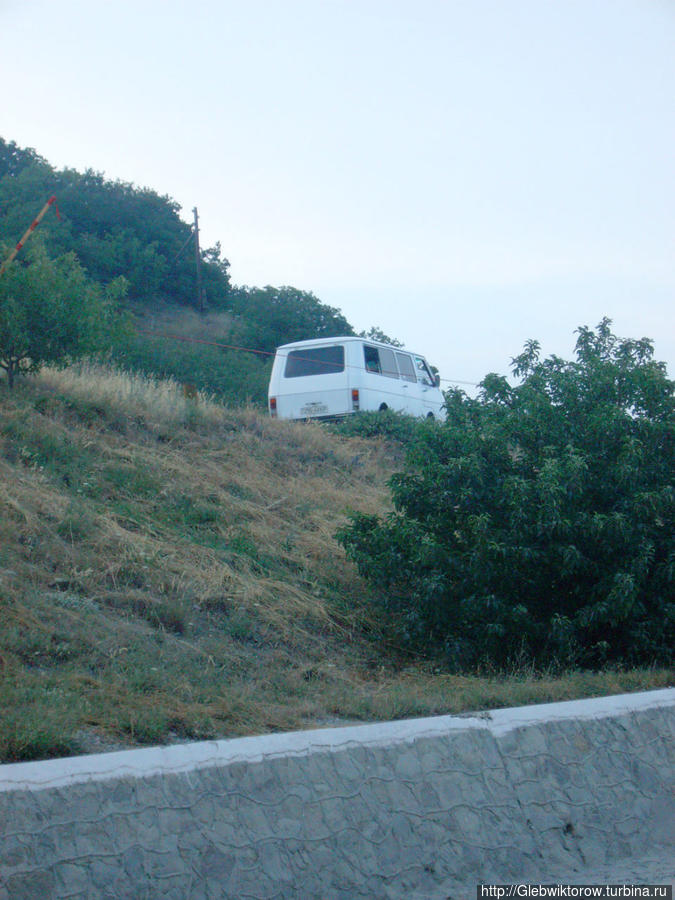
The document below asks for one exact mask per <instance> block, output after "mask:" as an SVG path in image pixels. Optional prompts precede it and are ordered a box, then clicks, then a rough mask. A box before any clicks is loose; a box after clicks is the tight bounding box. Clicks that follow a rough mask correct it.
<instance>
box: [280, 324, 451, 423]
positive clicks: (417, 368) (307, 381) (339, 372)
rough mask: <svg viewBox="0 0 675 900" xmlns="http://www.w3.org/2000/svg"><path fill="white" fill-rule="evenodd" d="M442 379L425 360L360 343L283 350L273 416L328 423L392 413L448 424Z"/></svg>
mask: <svg viewBox="0 0 675 900" xmlns="http://www.w3.org/2000/svg"><path fill="white" fill-rule="evenodd" d="M438 385H439V378H438V376H435V375H433V374H432V371H431V367H430V366H429V365H428V363H427V361H426V360H425V358H424V357H423V356H420V355H419V354H417V353H410V352H409V351H408V350H402V349H399V348H398V347H392V346H390V345H389V344H381V343H380V342H379V341H371V340H367V339H366V338H361V337H335V338H318V339H316V340H313V341H296V342H295V343H294V344H284V346H283V347H279V348H278V349H277V352H276V356H275V358H274V365H273V367H272V376H271V378H270V387H269V411H270V415H271V416H273V417H275V418H277V417H278V418H279V419H324V418H333V417H335V416H346V415H349V414H350V413H354V412H358V411H359V410H383V409H392V410H396V411H398V412H404V413H408V414H409V415H413V416H427V417H428V418H434V419H444V418H445V410H444V409H443V403H444V398H443V394H442V393H441V391H440V389H439V387H438Z"/></svg>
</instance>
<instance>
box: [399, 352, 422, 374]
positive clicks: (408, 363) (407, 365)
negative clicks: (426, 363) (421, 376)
mask: <svg viewBox="0 0 675 900" xmlns="http://www.w3.org/2000/svg"><path fill="white" fill-rule="evenodd" d="M396 359H397V360H398V368H399V371H400V373H401V378H402V379H403V380H404V381H417V376H416V375H415V369H414V367H413V364H412V360H411V359H410V357H409V356H408V354H407V353H397V354H396Z"/></svg>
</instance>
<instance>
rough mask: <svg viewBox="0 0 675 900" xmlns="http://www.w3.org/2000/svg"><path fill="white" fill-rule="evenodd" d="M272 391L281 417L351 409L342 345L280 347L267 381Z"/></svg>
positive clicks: (340, 413) (323, 414)
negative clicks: (269, 381)
mask: <svg viewBox="0 0 675 900" xmlns="http://www.w3.org/2000/svg"><path fill="white" fill-rule="evenodd" d="M273 394H274V398H275V400H276V414H277V416H278V417H279V418H280V419H310V418H317V417H322V416H341V415H344V414H345V413H347V412H351V408H350V403H349V400H350V394H349V380H348V374H347V365H346V360H345V346H344V344H341V343H335V344H322V345H318V346H314V347H312V346H311V345H310V346H307V347H293V348H290V347H286V348H280V349H279V351H278V352H277V358H276V360H275V363H274V369H273V373H272V380H271V383H270V397H272V395H273Z"/></svg>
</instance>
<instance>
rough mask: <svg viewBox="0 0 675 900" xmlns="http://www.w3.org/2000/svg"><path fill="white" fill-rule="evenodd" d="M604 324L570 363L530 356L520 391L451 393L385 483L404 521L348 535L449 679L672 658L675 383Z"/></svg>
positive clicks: (495, 387)
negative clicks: (442, 418)
mask: <svg viewBox="0 0 675 900" xmlns="http://www.w3.org/2000/svg"><path fill="white" fill-rule="evenodd" d="M610 324H611V323H610V322H609V320H607V319H605V320H603V321H602V322H601V323H600V325H599V326H598V328H597V329H596V330H591V329H588V328H581V329H579V331H578V340H577V344H576V360H575V361H573V362H566V361H563V360H562V359H559V358H558V357H551V358H549V359H546V360H542V359H540V356H539V346H538V344H537V343H536V342H535V341H530V342H528V343H527V344H526V346H525V349H524V352H523V353H522V354H521V355H520V356H518V357H516V358H515V359H514V360H513V373H514V375H515V376H516V377H518V378H520V379H521V381H520V383H519V384H518V385H517V386H516V387H512V386H510V385H509V383H508V382H507V380H506V379H505V378H503V377H500V376H497V375H488V376H487V377H486V378H485V379H484V380H483V382H482V384H481V393H480V395H479V397H478V398H477V399H471V398H469V397H467V396H466V395H465V394H463V393H462V392H461V391H455V392H450V393H449V394H448V395H447V397H446V402H447V409H448V420H447V422H446V423H445V425H443V426H441V427H437V428H433V429H427V430H425V431H424V432H421V433H420V434H419V436H418V438H417V440H416V442H415V443H414V444H413V446H412V448H411V450H410V452H409V455H408V461H407V467H406V470H405V471H404V472H403V473H401V474H399V475H395V476H394V477H393V478H392V480H391V482H390V485H391V490H392V495H393V501H394V505H395V510H396V511H395V512H394V513H393V514H392V515H391V516H390V517H389V518H387V519H384V520H381V519H378V518H377V517H374V516H367V515H356V516H353V517H352V520H351V524H349V525H348V526H346V527H345V528H343V529H342V531H341V532H340V534H339V540H340V541H341V543H342V544H343V545H344V547H345V548H346V550H347V552H348V554H349V555H350V556H351V557H352V558H353V559H354V560H355V561H356V562H357V564H358V566H359V569H360V571H361V572H362V574H364V575H365V576H366V577H367V578H369V579H370V580H371V581H373V582H374V583H375V584H377V585H379V586H380V587H381V588H383V595H384V596H385V597H386V600H384V602H385V603H386V604H387V605H388V606H389V607H390V608H391V609H393V610H395V611H396V612H397V613H398V614H399V615H400V616H401V621H402V627H403V630H404V633H405V635H406V636H407V638H408V639H409V640H410V641H412V642H415V643H417V644H421V645H426V646H428V647H433V648H435V649H436V648H439V647H441V648H443V650H444V652H445V653H446V654H447V656H448V658H449V660H450V661H451V662H452V663H453V664H454V665H455V666H458V667H462V666H467V665H475V664H477V663H479V662H481V661H484V660H486V659H489V660H490V661H491V663H493V664H494V663H496V664H498V665H506V664H508V663H509V662H510V661H513V660H514V659H515V658H519V659H521V660H522V659H529V660H534V661H537V662H544V661H545V662H550V661H551V660H552V659H555V660H557V661H558V662H560V663H563V664H570V665H573V664H582V665H586V666H595V665H599V664H602V663H605V662H607V661H621V662H643V663H650V662H652V661H655V660H665V659H666V658H669V657H670V653H671V650H670V648H671V647H672V646H673V644H674V643H675V640H674V638H675V634H674V631H675V628H674V626H675V609H674V604H673V597H675V539H674V535H675V490H674V487H673V471H675V413H674V411H675V395H674V387H675V385H674V383H673V382H672V381H670V380H669V379H668V378H667V375H666V370H665V366H664V365H663V364H662V363H658V362H655V361H654V360H653V358H652V356H653V350H652V345H651V342H650V341H649V340H647V339H642V340H637V341H636V340H622V339H619V338H617V337H616V336H614V335H613V334H612V333H611V330H610Z"/></svg>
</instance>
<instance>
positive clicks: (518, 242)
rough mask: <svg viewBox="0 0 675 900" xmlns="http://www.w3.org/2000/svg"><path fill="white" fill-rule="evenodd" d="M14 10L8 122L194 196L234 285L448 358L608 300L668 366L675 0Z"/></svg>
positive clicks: (124, 0)
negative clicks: (264, 290)
mask: <svg viewBox="0 0 675 900" xmlns="http://www.w3.org/2000/svg"><path fill="white" fill-rule="evenodd" d="M0 29H1V33H2V44H3V47H2V51H0V75H1V76H2V83H3V101H2V106H1V107H0V109H1V112H0V135H1V136H2V137H4V138H5V140H15V141H16V142H17V143H18V144H19V145H21V146H24V147H25V146H28V147H34V148H35V149H36V150H37V151H38V152H39V153H40V154H42V155H43V156H44V157H46V158H47V160H48V161H49V162H51V163H52V164H53V165H55V166H56V167H57V168H61V167H63V166H69V167H72V168H75V169H78V170H80V171H83V170H84V169H86V168H92V169H94V170H96V171H100V172H103V173H104V174H105V175H106V176H107V177H108V178H111V179H121V180H124V181H130V182H133V183H134V184H136V185H138V186H143V187H150V188H152V189H153V190H156V191H157V192H158V193H160V194H168V195H169V196H171V197H173V198H174V199H175V200H177V201H178V202H179V203H180V204H181V205H182V207H183V212H182V215H183V217H184V218H185V219H186V220H187V221H190V220H191V218H192V214H191V209H192V207H193V206H195V205H196V206H197V207H198V208H199V214H200V221H201V226H202V244H203V246H208V245H210V244H213V243H215V242H216V241H217V240H220V241H221V243H222V247H223V252H224V254H225V256H227V258H228V259H229V260H230V263H231V275H232V280H233V282H234V283H236V284H248V285H260V286H262V285H266V284H273V285H283V284H290V285H293V286H295V287H298V288H301V289H303V290H309V291H313V292H314V293H315V294H316V295H317V296H318V297H319V298H320V299H321V300H322V301H324V302H325V303H328V304H330V305H331V306H336V307H338V308H340V309H341V310H342V311H343V313H344V314H345V315H346V317H347V318H348V319H349V321H350V322H351V323H352V324H353V325H354V326H355V327H356V328H357V329H362V328H368V327H369V326H371V325H378V326H379V327H381V328H382V329H383V330H384V331H385V332H386V333H388V334H390V335H392V336H394V337H397V338H398V339H400V340H402V341H404V342H405V344H406V346H407V347H408V348H409V349H412V350H416V351H418V352H421V353H424V354H425V355H426V356H427V357H428V358H429V360H430V361H431V362H432V363H434V364H435V365H437V366H438V367H439V369H440V372H441V375H442V376H443V377H444V378H447V379H455V380H461V381H469V382H471V381H474V382H475V381H479V380H480V379H481V378H482V377H483V376H484V375H485V374H486V373H487V372H490V371H497V372H502V373H505V374H506V373H507V372H508V370H509V362H510V359H511V357H512V356H515V355H516V354H517V353H518V352H519V351H520V350H521V348H522V345H523V343H524V341H525V340H526V339H528V338H536V339H538V340H539V341H540V342H541V344H542V349H543V352H544V353H545V354H546V355H548V354H549V353H557V354H559V355H561V356H563V357H567V358H570V357H571V356H572V353H573V347H574V340H575V338H574V333H573V332H574V330H575V328H576V327H577V326H579V325H595V324H597V322H598V321H599V320H600V319H601V318H602V317H603V316H605V315H606V316H609V317H610V318H612V319H613V321H614V330H615V332H616V333H617V334H619V335H621V336H624V337H635V338H638V337H643V336H646V337H651V338H653V339H654V342H655V348H656V356H657V358H658V359H661V360H664V361H665V362H667V363H668V368H669V374H670V376H671V377H675V317H674V315H673V298H674V294H675V264H674V259H675V254H674V252H673V249H674V248H673V236H674V233H675V228H674V224H675V214H674V209H675V176H674V170H673V158H674V156H675V154H674V149H675V117H674V115H673V106H674V104H673V96H674V93H675V92H674V87H675V2H673V0H444V2H442V0H340V2H338V0H237V2H233V0H201V2H199V0H190V2H187V0H115V2H111V0H110V2H100V0H98V2H97V0H59V2H58V3H57V2H55V0H51V2H49V0H0ZM41 199H42V198H38V205H39V201H40V200H41Z"/></svg>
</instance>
